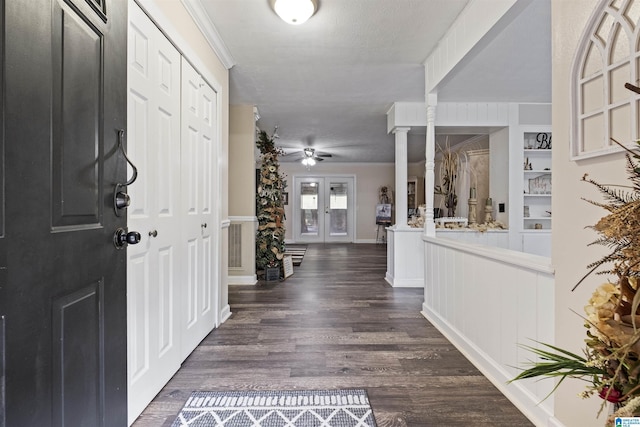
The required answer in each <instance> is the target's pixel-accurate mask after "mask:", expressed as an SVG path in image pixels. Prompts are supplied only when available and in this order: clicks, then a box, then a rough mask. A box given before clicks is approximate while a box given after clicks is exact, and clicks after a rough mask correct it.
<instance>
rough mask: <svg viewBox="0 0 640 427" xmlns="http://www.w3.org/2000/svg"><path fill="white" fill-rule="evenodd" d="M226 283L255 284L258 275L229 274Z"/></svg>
mask: <svg viewBox="0 0 640 427" xmlns="http://www.w3.org/2000/svg"><path fill="white" fill-rule="evenodd" d="M228 283H229V284H230V285H255V284H256V283H258V277H257V276H256V275H255V274H254V275H253V276H229V277H228Z"/></svg>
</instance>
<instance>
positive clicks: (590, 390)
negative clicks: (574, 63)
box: [512, 140, 640, 426]
mask: <svg viewBox="0 0 640 427" xmlns="http://www.w3.org/2000/svg"><path fill="white" fill-rule="evenodd" d="M614 142H616V143H617V144H618V145H620V146H622V145H621V144H620V143H618V142H617V141H615V140H614ZM637 143H638V145H639V146H640V141H639V142H637ZM623 148H625V147H623ZM625 150H627V153H626V158H627V173H628V175H629V181H630V185H624V186H622V185H602V184H599V183H597V182H596V181H594V180H592V179H590V178H589V177H588V175H586V174H585V175H584V176H583V178H582V180H583V181H585V182H587V183H590V184H592V185H595V186H596V187H597V188H598V190H599V191H600V192H601V193H602V194H603V195H604V198H605V200H606V202H604V203H598V202H594V201H591V200H586V201H587V202H589V203H592V204H594V205H596V206H600V207H602V208H604V209H606V210H607V211H608V214H607V215H606V216H604V217H603V218H601V219H600V220H599V221H598V223H597V224H595V225H594V226H593V227H590V228H592V229H593V230H595V231H596V232H597V233H598V234H599V238H598V239H597V240H596V241H594V242H593V243H592V244H595V245H603V246H606V247H607V248H609V253H608V254H607V255H606V256H604V257H603V258H601V259H600V260H598V261H596V262H593V263H591V264H589V265H588V266H587V268H588V269H589V271H588V273H587V274H586V275H585V276H584V277H583V278H582V279H581V280H580V281H579V282H578V284H577V285H576V286H574V289H575V288H576V287H577V286H578V285H579V284H580V283H581V282H582V281H584V279H585V278H586V277H587V276H589V275H590V274H591V273H594V272H595V273H596V274H607V275H610V276H613V277H615V280H609V281H607V282H606V283H604V284H602V285H600V286H599V287H598V288H597V289H596V290H595V291H594V292H593V295H592V296H591V298H590V299H589V302H588V304H587V305H586V306H585V308H584V310H585V316H584V320H585V323H584V326H585V328H586V329H587V331H586V339H585V343H586V348H585V350H584V356H581V355H577V354H574V353H571V352H568V351H566V350H563V349H561V348H558V347H555V346H552V345H549V344H544V343H539V344H541V346H542V348H534V347H531V346H523V347H525V348H527V349H529V350H530V351H532V352H533V353H534V354H536V355H537V356H538V357H539V359H540V361H539V362H534V363H531V366H530V367H529V368H528V369H526V370H523V371H522V372H521V373H520V374H519V375H518V376H516V377H515V378H514V379H513V380H512V381H515V380H519V379H523V378H533V377H540V376H543V377H552V378H559V379H560V381H558V383H557V384H556V386H555V387H554V389H553V390H552V393H553V391H555V390H556V388H557V387H558V386H559V385H560V383H562V381H563V380H564V379H565V378H567V377H569V378H579V379H582V380H585V381H587V382H588V383H589V385H588V386H587V388H586V390H585V391H584V392H583V393H581V397H583V398H587V397H589V396H592V395H594V394H597V395H598V396H599V397H601V398H602V399H603V404H602V406H601V409H600V412H601V411H602V409H603V408H604V404H605V403H606V402H612V403H613V404H614V409H615V411H614V412H613V414H612V415H611V416H609V418H608V420H607V422H606V426H613V422H614V419H615V417H631V416H634V415H640V313H639V310H638V308H639V306H640V292H638V285H639V280H638V278H639V277H640V162H639V160H640V155H639V154H637V153H636V152H635V151H632V150H629V149H627V148H625ZM605 266H606V267H605ZM601 267H605V268H601ZM600 412H599V413H598V415H599V414H600Z"/></svg>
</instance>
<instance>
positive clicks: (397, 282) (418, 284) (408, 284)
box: [384, 272, 424, 288]
mask: <svg viewBox="0 0 640 427" xmlns="http://www.w3.org/2000/svg"><path fill="white" fill-rule="evenodd" d="M384 280H386V282H387V283H388V284H390V285H391V286H393V287H394V288H424V279H396V278H394V277H393V276H391V275H390V274H389V272H387V274H386V275H385V276H384Z"/></svg>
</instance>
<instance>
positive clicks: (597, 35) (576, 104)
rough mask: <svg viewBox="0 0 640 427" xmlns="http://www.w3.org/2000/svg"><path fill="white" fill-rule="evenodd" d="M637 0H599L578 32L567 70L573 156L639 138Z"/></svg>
mask: <svg viewBox="0 0 640 427" xmlns="http://www.w3.org/2000/svg"><path fill="white" fill-rule="evenodd" d="M639 70H640V0H602V1H600V3H599V5H598V6H597V7H596V9H595V10H594V13H593V15H592V16H591V18H590V19H589V22H588V24H587V26H586V27H585V31H584V33H583V34H582V38H581V40H580V44H579V46H578V51H577V54H576V57H575V59H574V63H573V69H572V72H571V80H572V81H571V97H572V108H573V113H572V115H571V117H572V120H573V126H572V135H571V158H572V159H573V160H577V159H582V158H589V157H595V156H600V155H604V154H608V153H612V152H616V151H618V150H620V148H619V147H618V146H617V145H616V144H615V143H614V142H613V141H612V138H615V139H616V140H617V141H619V142H621V143H623V144H631V143H632V142H633V141H635V140H636V139H638V138H639V137H638V135H639V134H640V131H639V129H638V126H639V120H638V112H639V111H640V94H637V93H634V92H632V91H630V90H628V89H626V88H625V86H624V85H625V83H631V84H633V85H636V86H640V82H639V80H640V76H639V74H638V73H639Z"/></svg>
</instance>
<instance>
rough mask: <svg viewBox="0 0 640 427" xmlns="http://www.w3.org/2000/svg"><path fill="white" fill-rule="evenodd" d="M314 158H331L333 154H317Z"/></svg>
mask: <svg viewBox="0 0 640 427" xmlns="http://www.w3.org/2000/svg"><path fill="white" fill-rule="evenodd" d="M316 156H318V157H333V154H329V153H322V154H318V153H316Z"/></svg>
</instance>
